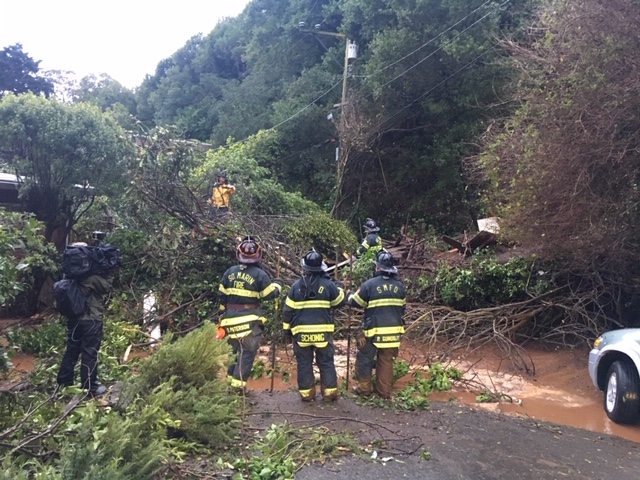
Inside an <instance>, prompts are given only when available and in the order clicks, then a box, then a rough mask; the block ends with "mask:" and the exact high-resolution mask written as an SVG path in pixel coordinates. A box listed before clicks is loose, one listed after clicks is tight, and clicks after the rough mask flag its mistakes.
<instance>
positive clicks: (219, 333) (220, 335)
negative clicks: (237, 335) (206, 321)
mask: <svg viewBox="0 0 640 480" xmlns="http://www.w3.org/2000/svg"><path fill="white" fill-rule="evenodd" d="M226 336H227V330H226V329H225V328H224V327H221V326H220V325H218V330H217V331H216V340H222V339H223V338H224V337H226Z"/></svg>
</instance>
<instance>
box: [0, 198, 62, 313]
mask: <svg viewBox="0 0 640 480" xmlns="http://www.w3.org/2000/svg"><path fill="white" fill-rule="evenodd" d="M42 230H43V224H42V223H41V222H39V221H37V220H36V219H35V217H34V215H32V214H27V213H17V212H7V211H6V210H4V209H3V208H0V308H7V307H9V306H11V305H12V304H13V302H14V301H15V300H16V298H18V299H20V298H21V296H20V294H21V293H25V292H27V291H29V289H30V288H32V287H34V285H35V283H36V278H37V277H41V276H43V275H46V274H49V273H53V272H55V271H57V269H58V266H57V263H56V257H57V253H56V251H55V249H54V248H53V247H52V246H51V245H47V244H45V240H44V237H43V235H42ZM23 301H24V299H23Z"/></svg>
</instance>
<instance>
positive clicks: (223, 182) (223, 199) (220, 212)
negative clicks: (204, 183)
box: [209, 170, 236, 220]
mask: <svg viewBox="0 0 640 480" xmlns="http://www.w3.org/2000/svg"><path fill="white" fill-rule="evenodd" d="M235 193H236V187H235V186H233V185H231V184H230V183H229V182H228V179H227V172H225V171H224V170H223V171H221V172H220V173H219V174H218V179H217V181H216V183H214V184H213V186H212V188H211V192H210V198H209V203H210V204H211V205H212V207H213V208H212V209H211V212H210V216H211V219H212V220H224V218H225V217H226V216H227V214H228V213H229V212H230V211H231V195H235Z"/></svg>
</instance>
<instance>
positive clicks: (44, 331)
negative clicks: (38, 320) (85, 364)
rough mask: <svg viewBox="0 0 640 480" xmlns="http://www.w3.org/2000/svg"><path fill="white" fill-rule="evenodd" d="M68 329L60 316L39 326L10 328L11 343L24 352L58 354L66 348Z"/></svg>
mask: <svg viewBox="0 0 640 480" xmlns="http://www.w3.org/2000/svg"><path fill="white" fill-rule="evenodd" d="M66 336H67V331H66V328H65V320H64V319H62V318H60V317H58V318H55V317H54V318H53V319H51V320H50V321H45V322H43V323H42V324H41V325H40V326H39V327H38V328H32V327H22V328H14V329H11V330H9V332H8V333H7V341H8V342H9V345H11V346H12V347H15V348H17V349H18V350H19V351H21V352H22V353H27V354H30V355H35V356H43V357H44V356H47V355H52V354H58V353H60V352H61V351H62V350H63V349H64V344H65V339H66Z"/></svg>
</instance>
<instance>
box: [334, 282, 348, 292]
mask: <svg viewBox="0 0 640 480" xmlns="http://www.w3.org/2000/svg"><path fill="white" fill-rule="evenodd" d="M333 284H334V285H335V286H336V287H338V288H341V289H343V290H344V289H345V286H344V282H341V281H339V280H333Z"/></svg>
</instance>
